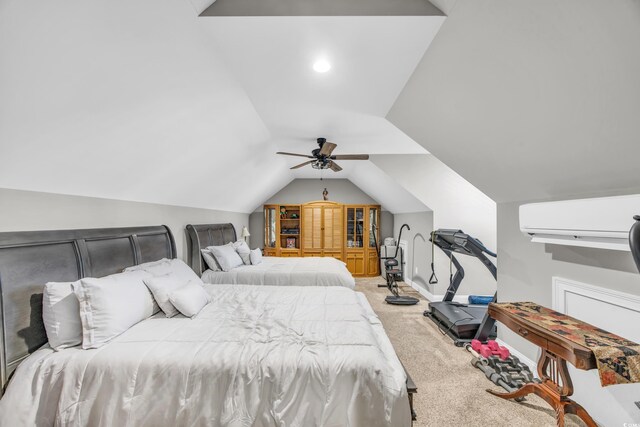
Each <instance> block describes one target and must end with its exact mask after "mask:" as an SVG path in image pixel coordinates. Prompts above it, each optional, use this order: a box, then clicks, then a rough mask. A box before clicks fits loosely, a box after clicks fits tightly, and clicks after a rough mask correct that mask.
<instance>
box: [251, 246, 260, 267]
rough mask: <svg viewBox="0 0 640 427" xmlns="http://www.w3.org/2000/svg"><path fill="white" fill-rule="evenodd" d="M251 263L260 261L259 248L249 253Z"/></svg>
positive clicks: (255, 263)
mask: <svg viewBox="0 0 640 427" xmlns="http://www.w3.org/2000/svg"><path fill="white" fill-rule="evenodd" d="M250 258H251V265H258V264H260V263H261V262H262V251H261V250H260V249H253V250H252V251H251V254H250Z"/></svg>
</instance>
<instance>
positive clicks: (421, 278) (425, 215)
mask: <svg viewBox="0 0 640 427" xmlns="http://www.w3.org/2000/svg"><path fill="white" fill-rule="evenodd" d="M403 224H407V225H409V227H410V228H411V229H410V230H407V229H406V228H405V229H404V231H403V232H402V240H404V241H406V242H407V252H406V254H405V256H404V261H405V262H406V264H405V278H406V279H409V280H411V281H412V282H413V283H414V284H416V285H418V286H422V287H423V288H425V289H428V288H429V284H428V283H429V277H430V276H431V243H430V242H429V237H430V235H431V231H433V212H416V213H405V214H396V215H394V216H393V237H394V238H395V239H397V238H398V233H399V232H400V227H402V225H403ZM436 250H439V249H438V248H436ZM447 277H448V276H447Z"/></svg>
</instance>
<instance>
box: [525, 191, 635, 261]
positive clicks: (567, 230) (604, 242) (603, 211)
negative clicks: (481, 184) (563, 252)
mask: <svg viewBox="0 0 640 427" xmlns="http://www.w3.org/2000/svg"><path fill="white" fill-rule="evenodd" d="M638 214H640V194H636V195H632V196H618V197H601V198H595V199H580V200H566V201H560V202H546V203H530V204H527V205H522V206H520V230H522V232H523V233H526V234H528V235H529V236H531V241H532V242H538V243H551V244H556V245H569V246H584V247H589V248H602V249H614V250H620V251H629V250H630V249H629V230H630V229H631V226H632V225H633V223H634V220H633V216H634V215H638Z"/></svg>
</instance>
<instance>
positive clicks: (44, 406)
mask: <svg viewBox="0 0 640 427" xmlns="http://www.w3.org/2000/svg"><path fill="white" fill-rule="evenodd" d="M196 227H200V228H201V229H200V230H199V232H198V233H199V234H198V238H197V240H196V241H195V242H194V239H193V238H191V239H190V242H189V243H190V249H191V255H193V254H194V253H195V254H197V255H198V257H199V258H200V260H199V261H198V260H197V258H198V257H196V256H190V262H191V264H192V267H194V263H195V264H197V263H198V262H200V264H199V265H198V266H196V267H198V268H200V270H198V269H197V268H194V270H195V271H196V272H197V273H200V272H201V271H202V257H201V256H199V249H200V248H202V247H206V246H210V245H212V244H213V245H215V244H216V243H220V242H222V241H224V240H227V241H233V240H235V232H233V235H232V234H231V230H230V229H229V227H228V226H225V225H212V226H196ZM231 229H232V228H231ZM194 230H195V227H194ZM225 233H226V235H225ZM189 234H191V233H189ZM202 245H206V246H202ZM196 246H197V247H198V250H197V251H195V252H193V249H194V248H195V247H196ZM175 256H176V250H175V243H174V240H173V237H172V235H171V232H170V231H169V229H168V228H166V227H138V228H122V229H98V230H70V231H47V232H21V233H0V298H1V301H0V319H1V321H2V328H3V334H2V340H1V341H0V379H1V381H2V387H3V389H4V388H5V387H6V392H5V394H4V396H3V398H2V400H0V425H36V426H45V425H46V426H49V425H65V426H66V425H74V426H75V425H78V426H80V425H91V426H100V425H104V426H112V425H123V426H125V425H130V426H145V425H149V426H162V425H167V426H169V425H171V426H173V425H212V426H247V425H253V426H282V425H287V426H313V425H323V426H398V427H403V426H409V425H410V424H411V415H410V409H409V400H408V396H407V390H406V384H405V382H406V375H405V373H404V370H403V368H402V365H401V364H400V362H399V360H398V358H397V356H396V354H395V352H394V350H393V348H392V346H391V343H390V342H389V339H388V337H387V336H386V334H385V332H384V330H383V328H382V325H381V324H380V321H379V320H378V318H377V316H376V315H375V313H374V312H373V311H372V309H371V307H370V306H369V304H368V302H367V301H366V299H365V298H364V296H363V295H362V294H361V293H358V292H354V291H353V290H351V289H349V287H348V286H347V287H345V286H293V285H290V284H288V285H287V286H252V285H233V284H226V285H225V284H221V285H210V284H205V285H204V288H205V290H206V292H207V293H208V294H209V297H210V299H211V302H210V303H209V304H208V305H206V306H205V307H204V308H203V309H202V311H201V312H200V313H199V314H198V315H197V316H196V317H194V318H186V317H184V316H180V315H178V316H176V317H172V318H167V317H165V316H164V315H162V312H160V313H158V314H155V315H153V316H151V317H149V318H147V319H146V320H143V321H141V322H139V323H137V324H136V325H134V326H133V327H131V328H129V329H128V330H126V331H125V332H124V333H122V334H121V335H119V336H117V337H116V338H115V339H113V340H112V341H110V342H109V343H107V344H106V345H104V346H103V347H100V348H98V349H92V350H83V349H81V348H80V347H71V348H67V349H63V350H60V351H54V350H53V349H51V348H50V347H49V345H48V344H47V336H46V333H45V329H44V326H43V322H42V295H41V294H42V289H43V285H44V284H45V283H46V282H48V281H75V280H78V279H80V278H83V277H102V276H106V275H110V274H114V273H118V272H120V271H122V270H123V269H124V268H126V267H129V266H132V265H137V264H142V263H145V262H150V261H155V260H158V259H161V258H175ZM265 277H267V275H265ZM263 284H264V283H263ZM309 284H310V283H309ZM14 371H15V372H14ZM12 374H13V377H12V379H11V381H10V382H9V378H10V377H11V375H12Z"/></svg>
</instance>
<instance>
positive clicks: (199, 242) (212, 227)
mask: <svg viewBox="0 0 640 427" xmlns="http://www.w3.org/2000/svg"><path fill="white" fill-rule="evenodd" d="M187 239H188V241H187V245H188V252H189V255H188V257H189V265H190V266H191V268H192V269H193V271H195V272H196V273H197V274H198V275H199V276H201V275H202V272H203V271H204V270H205V267H204V266H205V264H204V259H203V258H202V254H201V253H200V249H204V248H206V247H207V246H222V245H226V244H227V243H229V242H235V241H236V240H237V237H236V229H235V228H234V227H233V224H198V225H192V224H189V225H187Z"/></svg>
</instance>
